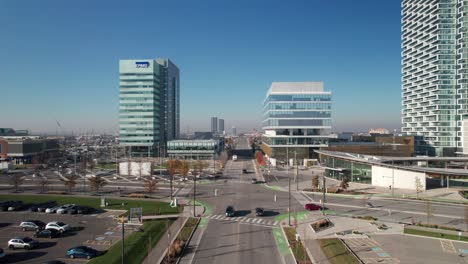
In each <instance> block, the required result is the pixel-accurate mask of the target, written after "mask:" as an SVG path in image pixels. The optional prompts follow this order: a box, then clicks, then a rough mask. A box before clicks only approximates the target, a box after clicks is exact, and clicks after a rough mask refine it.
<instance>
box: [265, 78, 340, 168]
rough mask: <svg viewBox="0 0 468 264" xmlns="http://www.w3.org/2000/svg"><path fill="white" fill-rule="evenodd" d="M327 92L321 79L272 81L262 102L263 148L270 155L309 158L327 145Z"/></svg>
mask: <svg viewBox="0 0 468 264" xmlns="http://www.w3.org/2000/svg"><path fill="white" fill-rule="evenodd" d="M331 113H332V110H331V92H327V91H325V90H324V88H323V83H322V82H274V83H272V84H271V87H270V89H269V90H268V92H267V94H266V98H265V100H264V102H263V124H262V126H263V132H264V133H263V146H262V148H263V150H264V152H265V153H266V154H267V155H268V156H269V157H270V158H272V159H275V160H280V161H286V160H287V156H289V158H294V157H296V158H297V159H304V158H313V157H315V156H316V155H315V154H314V152H313V150H314V149H318V148H320V147H327V146H328V139H329V137H330V132H331Z"/></svg>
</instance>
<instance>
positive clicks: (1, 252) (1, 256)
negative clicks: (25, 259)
mask: <svg viewBox="0 0 468 264" xmlns="http://www.w3.org/2000/svg"><path fill="white" fill-rule="evenodd" d="M3 257H5V252H3V249H1V248H0V259H2V258H3Z"/></svg>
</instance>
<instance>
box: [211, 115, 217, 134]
mask: <svg viewBox="0 0 468 264" xmlns="http://www.w3.org/2000/svg"><path fill="white" fill-rule="evenodd" d="M211 133H213V134H216V133H218V118H217V117H216V116H213V117H212V118H211Z"/></svg>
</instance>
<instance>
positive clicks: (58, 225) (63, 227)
mask: <svg viewBox="0 0 468 264" xmlns="http://www.w3.org/2000/svg"><path fill="white" fill-rule="evenodd" d="M45 229H55V230H57V231H59V232H62V233H63V232H67V231H68V230H70V229H71V227H70V226H69V225H67V224H65V223H63V222H58V221H54V222H49V223H48V224H47V225H46V227H45Z"/></svg>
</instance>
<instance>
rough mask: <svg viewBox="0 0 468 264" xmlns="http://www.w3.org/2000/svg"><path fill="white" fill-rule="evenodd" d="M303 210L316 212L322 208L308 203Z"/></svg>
mask: <svg viewBox="0 0 468 264" xmlns="http://www.w3.org/2000/svg"><path fill="white" fill-rule="evenodd" d="M304 208H305V209H306V210H309V211H317V210H322V206H320V205H318V204H313V203H308V204H306V205H305V206H304Z"/></svg>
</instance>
